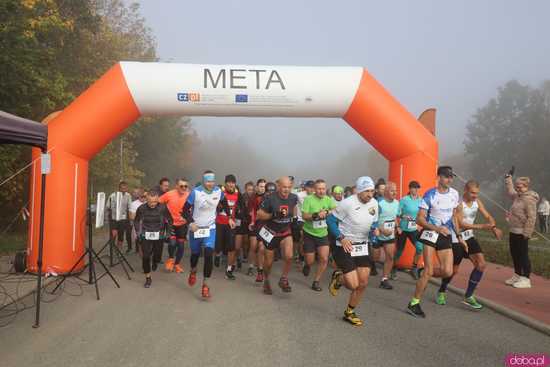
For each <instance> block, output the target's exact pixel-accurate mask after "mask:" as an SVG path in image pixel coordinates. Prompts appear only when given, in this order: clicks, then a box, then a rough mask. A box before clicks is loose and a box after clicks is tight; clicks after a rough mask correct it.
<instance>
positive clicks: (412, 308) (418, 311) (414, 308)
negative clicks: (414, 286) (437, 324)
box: [407, 302, 426, 318]
mask: <svg viewBox="0 0 550 367" xmlns="http://www.w3.org/2000/svg"><path fill="white" fill-rule="evenodd" d="M407 310H408V312H409V313H410V314H411V315H413V316H414V317H422V318H426V314H425V313H424V311H422V308H421V307H420V303H417V304H415V305H411V303H410V302H409V305H408V306H407Z"/></svg>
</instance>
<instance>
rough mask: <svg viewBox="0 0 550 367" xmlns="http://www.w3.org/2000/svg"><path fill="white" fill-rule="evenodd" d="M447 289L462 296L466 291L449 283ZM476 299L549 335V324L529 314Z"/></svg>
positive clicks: (437, 283) (432, 280)
mask: <svg viewBox="0 0 550 367" xmlns="http://www.w3.org/2000/svg"><path fill="white" fill-rule="evenodd" d="M430 283H432V284H434V285H437V286H439V285H440V284H441V281H439V280H434V279H430ZM447 289H448V290H449V291H451V292H452V293H454V294H458V295H459V296H462V297H464V294H465V293H466V292H465V291H464V290H463V289H460V288H457V287H455V286H453V285H450V284H449V285H448V286H447ZM476 299H477V301H478V302H479V303H481V304H482V305H484V306H485V307H487V308H489V309H491V310H493V311H495V312H498V313H499V314H501V315H504V316H506V317H508V318H510V319H512V320H514V321H517V322H519V323H520V324H523V325H525V326H528V327H530V328H532V329H535V330H537V331H539V332H541V333H543V334H546V335H548V336H550V325H548V324H546V323H544V322H542V321H539V320H536V319H534V318H532V317H530V316H527V315H524V314H522V313H520V312H517V311H514V310H512V309H510V308H508V307H506V306H503V305H500V304H498V303H496V302H493V301H491V300H488V299H487V298H483V297H479V296H476Z"/></svg>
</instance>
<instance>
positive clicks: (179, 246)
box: [159, 178, 189, 274]
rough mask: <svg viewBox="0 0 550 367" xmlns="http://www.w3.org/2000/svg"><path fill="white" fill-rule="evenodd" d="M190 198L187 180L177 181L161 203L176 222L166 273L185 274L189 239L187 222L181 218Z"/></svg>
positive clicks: (162, 198)
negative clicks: (186, 249)
mask: <svg viewBox="0 0 550 367" xmlns="http://www.w3.org/2000/svg"><path fill="white" fill-rule="evenodd" d="M188 196H189V184H188V182H187V180H186V179H185V178H180V179H178V180H177V181H176V188H175V189H174V190H170V191H168V192H167V193H165V194H163V195H162V196H161V197H160V198H159V202H160V203H162V204H166V207H167V208H168V211H169V212H170V214H171V215H172V220H173V222H174V234H173V235H172V236H170V242H169V243H168V260H166V263H165V264H164V266H165V269H166V271H174V270H175V271H176V273H178V274H179V273H183V267H182V266H181V265H180V263H181V259H182V258H183V252H184V247H185V238H186V237H187V222H186V221H185V219H183V217H182V216H181V212H182V210H183V207H184V205H185V201H186V200H187V197H188Z"/></svg>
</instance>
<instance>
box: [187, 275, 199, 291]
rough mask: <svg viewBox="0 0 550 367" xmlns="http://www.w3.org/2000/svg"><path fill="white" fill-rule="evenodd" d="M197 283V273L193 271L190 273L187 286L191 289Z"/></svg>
mask: <svg viewBox="0 0 550 367" xmlns="http://www.w3.org/2000/svg"><path fill="white" fill-rule="evenodd" d="M196 282H197V272H196V271H191V272H190V273H189V278H188V279H187V284H189V286H190V287H192V286H194V285H195V283H196Z"/></svg>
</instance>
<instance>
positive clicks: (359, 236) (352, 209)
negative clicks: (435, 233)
mask: <svg viewBox="0 0 550 367" xmlns="http://www.w3.org/2000/svg"><path fill="white" fill-rule="evenodd" d="M355 186H356V188H357V194H355V195H352V196H350V197H348V198H346V199H344V200H342V201H341V202H340V203H339V204H338V206H337V207H336V209H335V210H334V211H333V212H332V213H331V214H330V215H329V216H328V217H327V224H328V228H329V231H330V233H332V235H333V236H334V237H336V238H337V242H336V247H335V253H334V259H335V260H336V263H337V264H338V267H339V268H340V269H342V271H343V273H344V276H343V277H344V285H345V286H346V288H348V289H349V290H350V291H351V294H350V296H349V301H348V307H347V308H346V310H345V311H344V320H345V321H347V322H349V323H350V324H352V325H353V326H362V325H363V321H362V320H361V319H360V318H359V317H358V316H357V314H356V313H355V308H356V307H357V306H358V305H359V302H360V301H361V298H362V296H363V293H364V292H365V289H366V288H367V284H368V281H369V273H370V268H371V267H372V265H373V263H372V259H371V257H370V255H369V247H368V236H369V233H370V231H371V229H372V227H373V226H375V225H376V223H377V222H378V202H377V201H376V200H375V199H373V195H374V182H373V181H372V179H371V178H370V177H368V176H364V177H359V178H358V179H357V183H356V185H355ZM374 232H375V235H379V232H378V230H377V229H375V230H374ZM332 281H335V279H334V278H333V279H332ZM332 281H331V282H332Z"/></svg>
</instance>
